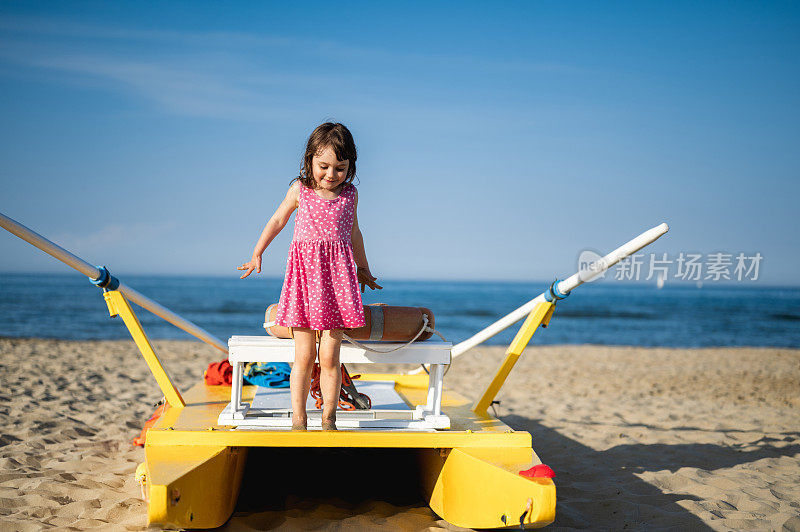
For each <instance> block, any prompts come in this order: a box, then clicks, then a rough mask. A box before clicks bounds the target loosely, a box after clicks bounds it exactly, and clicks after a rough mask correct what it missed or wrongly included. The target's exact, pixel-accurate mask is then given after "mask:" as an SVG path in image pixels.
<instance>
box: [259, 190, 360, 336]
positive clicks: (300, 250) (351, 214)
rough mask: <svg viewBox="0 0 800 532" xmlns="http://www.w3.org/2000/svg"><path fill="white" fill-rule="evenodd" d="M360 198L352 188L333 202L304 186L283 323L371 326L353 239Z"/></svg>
mask: <svg viewBox="0 0 800 532" xmlns="http://www.w3.org/2000/svg"><path fill="white" fill-rule="evenodd" d="M355 199H356V187H355V186H353V185H352V184H348V185H345V186H344V188H343V189H342V191H341V192H340V193H339V196H338V197H336V198H335V199H332V200H327V199H325V198H322V197H321V196H319V195H318V194H317V193H316V192H314V191H313V190H311V189H310V188H308V187H305V186H301V187H300V200H299V203H300V206H299V207H298V209H297V215H296V217H295V222H294V240H292V245H291V247H290V248H289V258H288V259H287V260H286V277H285V278H284V281H283V290H282V291H281V299H280V301H279V302H278V311H277V314H276V316H275V323H276V324H277V325H283V326H284V327H306V328H310V329H314V330H317V331H327V330H331V329H352V328H356V327H363V326H364V325H365V323H366V322H365V321H364V309H363V307H362V303H361V293H360V292H359V290H358V278H357V277H356V261H355V258H354V257H353V245H352V243H351V240H350V235H351V232H352V230H353V220H354V218H355Z"/></svg>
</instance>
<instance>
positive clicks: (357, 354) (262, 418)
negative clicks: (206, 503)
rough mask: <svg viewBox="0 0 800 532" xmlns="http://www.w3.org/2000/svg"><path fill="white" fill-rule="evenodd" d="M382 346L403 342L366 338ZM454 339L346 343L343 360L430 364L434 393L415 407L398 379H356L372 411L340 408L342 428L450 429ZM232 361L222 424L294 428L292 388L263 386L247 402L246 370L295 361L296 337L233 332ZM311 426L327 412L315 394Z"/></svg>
mask: <svg viewBox="0 0 800 532" xmlns="http://www.w3.org/2000/svg"><path fill="white" fill-rule="evenodd" d="M363 343H364V345H367V346H370V347H374V349H378V350H383V351H386V350H389V349H393V348H395V347H398V346H399V345H402V344H393V343H386V342H363ZM451 348H452V344H451V343H450V342H442V341H433V340H428V341H425V342H416V343H413V344H411V345H409V346H406V347H404V348H402V349H400V350H397V351H393V352H391V353H373V352H370V351H367V350H365V349H363V348H360V347H356V346H353V345H351V344H348V343H347V342H346V341H345V342H343V343H342V348H341V352H340V360H341V362H343V363H360V364H370V363H372V364H375V363H391V364H430V377H429V380H428V396H427V403H426V404H425V405H417V406H416V407H415V408H412V407H411V406H410V405H408V404H406V402H405V401H404V400H403V398H402V397H401V396H400V395H399V394H398V393H397V392H396V391H395V389H394V383H393V382H379V381H371V382H370V381H363V382H362V381H358V380H356V381H355V384H356V387H357V388H358V391H359V392H361V393H365V394H367V395H369V396H370V399H371V401H372V408H371V409H370V410H352V411H347V410H338V411H337V414H336V415H337V421H336V424H337V426H339V427H341V428H365V429H366V428H390V429H406V430H431V429H447V428H450V419H449V418H448V417H447V416H446V415H444V414H442V411H441V406H442V384H443V379H444V367H445V365H447V364H449V363H450V350H451ZM228 352H229V355H228V361H229V362H230V363H231V365H232V366H233V385H232V386H231V402H230V404H228V406H226V407H225V409H224V410H223V411H222V413H221V414H220V416H219V419H218V424H220V425H229V426H230V425H232V426H238V427H241V428H257V427H261V428H282V429H283V428H287V427H291V422H292V420H291V417H292V411H291V403H290V400H289V389H288V388H277V389H276V388H261V387H259V388H258V389H257V391H256V396H255V398H254V399H253V402H252V404H247V403H243V402H242V384H243V368H244V365H245V364H246V363H248V362H293V361H294V340H290V339H283V338H273V337H270V336H232V337H231V338H230V340H228ZM307 412H308V426H309V428H315V427H319V426H320V424H321V412H320V411H319V410H317V409H316V408H315V405H314V403H313V401H312V400H311V398H309V403H308V405H307Z"/></svg>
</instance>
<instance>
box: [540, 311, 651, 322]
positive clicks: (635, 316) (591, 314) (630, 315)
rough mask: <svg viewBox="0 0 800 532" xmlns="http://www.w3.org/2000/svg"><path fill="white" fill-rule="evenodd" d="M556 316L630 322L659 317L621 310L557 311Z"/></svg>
mask: <svg viewBox="0 0 800 532" xmlns="http://www.w3.org/2000/svg"><path fill="white" fill-rule="evenodd" d="M556 314H557V315H558V316H559V317H567V318H579V319H583V318H606V319H607V318H623V319H629V320H653V319H657V316H654V315H653V314H648V313H646V312H625V311H619V310H609V311H602V310H597V311H587V310H563V311H559V310H556Z"/></svg>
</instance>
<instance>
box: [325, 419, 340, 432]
mask: <svg viewBox="0 0 800 532" xmlns="http://www.w3.org/2000/svg"><path fill="white" fill-rule="evenodd" d="M322 430H339V429H337V428H336V418H333V419H324V418H323V420H322Z"/></svg>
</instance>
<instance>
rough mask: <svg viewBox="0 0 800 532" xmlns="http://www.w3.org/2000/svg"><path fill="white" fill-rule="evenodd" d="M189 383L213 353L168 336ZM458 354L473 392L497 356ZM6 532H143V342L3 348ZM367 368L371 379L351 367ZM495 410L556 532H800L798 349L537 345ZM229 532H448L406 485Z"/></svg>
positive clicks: (170, 352) (324, 502)
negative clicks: (510, 430) (549, 480)
mask: <svg viewBox="0 0 800 532" xmlns="http://www.w3.org/2000/svg"><path fill="white" fill-rule="evenodd" d="M156 348H157V351H158V353H159V356H161V358H162V359H163V360H164V363H165V365H166V366H167V368H168V369H169V371H170V373H171V374H172V375H173V377H174V379H175V380H176V382H177V383H178V384H179V387H182V388H184V389H186V388H188V387H189V386H190V385H192V384H194V383H195V382H197V380H198V379H199V378H200V377H201V375H202V370H203V368H204V367H205V365H206V364H207V363H208V362H210V361H214V360H217V359H219V358H220V357H219V356H218V354H217V352H216V351H215V350H213V349H211V348H208V347H206V346H204V345H202V344H199V343H195V342H181V341H162V342H156ZM502 352H503V350H502V348H480V349H476V350H474V351H472V352H470V353H467V354H465V355H464V356H462V357H461V358H459V359H458V360H457V362H456V363H455V364H454V365H453V367H452V369H451V371H450V372H449V374H448V375H447V378H446V381H445V382H446V387H448V388H452V389H456V390H458V391H460V392H461V393H463V394H464V395H467V396H474V394H476V393H478V392H479V391H480V390H481V389H482V386H481V385H479V384H476V383H480V384H482V383H485V382H486V380H487V379H488V377H489V375H490V374H491V373H493V370H494V368H495V367H496V365H497V364H498V362H499V360H500V358H501V357H502ZM0 365H2V368H0V384H1V385H2V386H0V530H41V529H45V528H50V527H59V528H72V529H84V528H105V529H108V530H123V529H128V530H139V529H141V528H143V527H144V525H145V506H144V503H143V502H142V500H141V496H140V488H139V486H138V485H137V484H136V482H135V480H134V477H133V473H134V469H135V468H136V465H137V464H138V463H139V462H141V461H142V460H143V457H144V452H143V450H142V449H141V448H138V447H133V446H132V445H131V440H132V438H133V437H135V436H136V435H137V434H138V432H139V430H140V428H141V426H142V424H143V422H144V420H145V419H146V418H147V417H148V416H149V415H150V413H151V412H152V410H153V408H154V403H155V402H156V401H158V400H159V399H160V393H159V391H158V388H157V387H156V385H155V381H154V380H153V379H152V378H151V377H150V375H149V373H148V370H147V367H146V365H145V364H144V361H143V360H142V359H141V357H140V356H139V355H138V352H137V351H136V349H135V347H134V346H133V344H132V342H129V341H103V342H71V341H55V340H39V339H0ZM353 369H354V370H359V369H361V370H363V368H353ZM499 399H500V401H501V403H500V405H498V407H497V413H498V414H499V416H500V417H501V418H502V419H503V420H504V421H505V422H506V423H508V424H509V425H511V426H512V427H514V428H515V429H520V430H527V431H529V432H531V433H532V434H533V441H534V448H535V450H536V452H537V453H538V454H539V456H540V458H541V459H542V460H543V461H544V462H545V463H546V464H548V465H550V466H551V467H552V468H553V469H554V470H555V471H556V475H557V476H556V479H555V480H556V484H557V486H558V507H557V518H556V522H555V523H554V525H552V528H554V529H564V530H566V529H572V528H592V529H615V530H616V529H623V528H627V529H644V528H647V529H648V530H650V529H660V528H672V529H696V530H705V529H711V530H742V529H747V530H800V350H790V349H759V348H738V349H644V348H632V347H605V346H552V347H551V346H546V347H532V348H529V349H528V350H527V351H526V353H525V355H524V356H523V358H522V359H521V360H520V363H519V364H518V366H517V368H516V369H515V371H514V372H513V373H512V375H511V377H510V378H509V381H508V382H507V383H506V386H505V388H504V389H503V390H502V391H501V393H500V396H499ZM223 529H225V530H236V531H239V530H308V529H318V530H319V529H322V530H325V529H336V530H342V529H344V530H365V529H366V530H370V529H373V530H376V529H390V530H392V529H394V530H453V529H457V528H456V527H453V526H451V525H449V524H448V523H446V522H444V521H442V520H441V519H439V518H438V517H437V516H436V515H435V514H434V513H433V512H432V511H431V510H430V509H429V508H428V507H427V506H426V505H425V503H424V501H422V500H421V499H420V498H419V497H418V496H417V495H416V494H414V493H409V492H408V491H405V492H402V493H397V492H396V491H395V492H394V493H393V492H388V491H387V492H385V493H384V492H373V493H372V494H371V495H370V494H364V493H360V492H359V491H358V490H353V491H350V492H348V493H346V494H330V495H328V494H318V493H317V494H304V495H293V494H288V495H287V496H286V497H285V498H283V499H281V500H279V501H275V500H272V501H269V502H268V503H267V502H264V501H260V499H259V497H258V496H257V495H251V496H249V497H244V498H241V499H240V504H239V506H238V507H237V511H236V513H235V514H234V516H233V518H232V519H231V520H230V521H229V522H228V524H227V525H226V526H225V527H223Z"/></svg>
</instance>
